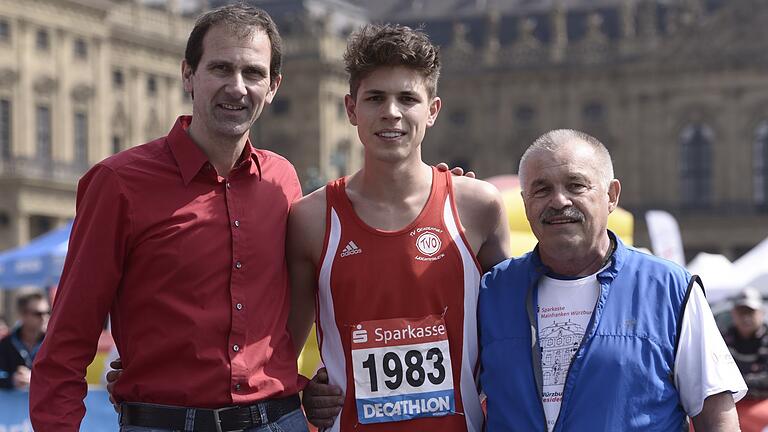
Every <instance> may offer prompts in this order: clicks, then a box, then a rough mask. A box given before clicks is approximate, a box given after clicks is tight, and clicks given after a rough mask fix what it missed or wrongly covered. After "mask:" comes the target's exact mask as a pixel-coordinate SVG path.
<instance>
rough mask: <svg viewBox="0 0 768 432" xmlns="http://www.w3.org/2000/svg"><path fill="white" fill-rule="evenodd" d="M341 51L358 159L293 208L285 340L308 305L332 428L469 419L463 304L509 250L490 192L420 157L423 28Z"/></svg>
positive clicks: (375, 33) (472, 327)
mask: <svg viewBox="0 0 768 432" xmlns="http://www.w3.org/2000/svg"><path fill="white" fill-rule="evenodd" d="M344 60H345V63H346V68H347V71H348V72H349V75H350V77H349V82H350V94H349V95H347V96H346V97H345V105H346V109H347V114H348V116H349V120H350V122H351V123H352V124H353V125H354V126H356V127H357V131H358V136H359V138H360V141H361V142H362V144H363V146H364V150H365V157H364V164H363V168H362V169H361V170H360V171H358V172H356V173H354V174H352V175H351V176H349V177H345V178H340V179H338V180H335V181H333V182H330V183H329V184H328V185H327V186H325V187H324V188H322V189H319V190H317V191H316V192H314V193H312V194H310V195H308V196H306V197H305V198H303V199H302V200H300V201H298V202H296V203H295V204H294V205H293V206H292V208H291V212H290V217H289V222H288V224H289V227H288V230H289V232H288V260H289V270H290V278H291V285H292V289H293V292H292V311H291V318H290V320H289V321H290V323H289V326H291V333H292V335H293V336H294V339H295V341H294V342H295V344H296V348H297V349H300V347H301V345H302V343H303V341H304V339H305V337H306V335H307V333H308V332H309V328H310V325H311V322H312V320H313V317H315V309H316V310H317V329H318V337H319V342H320V352H321V355H322V358H323V362H324V364H325V366H326V368H327V373H328V378H329V381H330V383H331V384H332V385H336V386H339V387H340V388H341V389H342V393H343V398H344V403H343V408H342V411H341V413H340V415H339V416H338V417H336V419H335V421H334V423H333V425H332V426H331V427H330V429H329V430H331V431H339V430H342V431H347V430H355V431H361V432H362V431H421V432H431V431H440V432H451V431H480V430H482V425H483V414H482V412H481V409H480V403H479V399H478V389H477V387H476V384H475V370H476V367H477V364H478V344H477V324H476V314H475V311H476V306H477V295H478V286H479V281H480V275H481V274H482V272H483V271H485V270H487V269H489V268H490V267H492V266H493V265H494V264H496V263H498V262H499V261H501V260H503V259H505V258H506V257H508V256H509V255H510V251H509V234H508V226H507V220H506V215H505V212H504V208H503V204H502V201H501V198H500V196H499V194H498V192H497V191H496V189H495V188H494V187H493V186H491V185H489V184H487V183H484V182H482V181H479V180H475V179H471V178H466V177H452V176H451V174H450V173H448V172H438V171H437V170H436V169H435V168H433V167H430V166H429V165H427V164H425V163H424V162H423V161H422V158H421V142H422V140H423V138H424V134H425V131H426V129H427V128H429V127H431V126H432V125H433V124H434V123H435V120H436V119H437V116H438V113H439V112H440V107H441V100H440V98H439V97H437V96H436V88H437V80H438V76H439V73H440V61H439V58H438V50H437V48H436V47H435V46H434V45H432V43H431V42H430V41H429V39H428V38H427V36H426V35H425V34H424V33H422V32H420V31H416V30H412V29H410V28H408V27H403V26H395V25H384V26H378V25H368V26H365V27H363V28H362V29H361V30H359V31H358V32H357V33H356V34H355V35H353V36H352V38H351V39H350V42H349V45H348V47H347V52H346V53H345V56H344Z"/></svg>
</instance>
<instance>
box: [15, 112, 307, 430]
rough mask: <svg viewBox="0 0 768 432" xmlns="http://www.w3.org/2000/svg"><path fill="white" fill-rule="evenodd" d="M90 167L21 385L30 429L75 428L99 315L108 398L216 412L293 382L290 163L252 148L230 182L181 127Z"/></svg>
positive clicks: (293, 185)
mask: <svg viewBox="0 0 768 432" xmlns="http://www.w3.org/2000/svg"><path fill="white" fill-rule="evenodd" d="M189 122H190V117H181V118H179V120H178V121H177V122H176V125H175V126H174V127H173V129H172V130H171V132H170V133H169V135H168V136H167V137H165V138H160V139H158V140H155V141H152V142H150V143H147V144H144V145H142V146H138V147H135V148H133V149H130V150H127V151H124V152H122V153H119V154H117V155H114V156H112V157H110V158H108V159H106V160H104V161H102V162H101V163H99V164H98V165H96V166H95V167H93V168H92V169H91V170H90V171H89V172H88V173H87V174H86V175H85V176H84V177H83V178H82V179H81V180H80V184H79V186H78V192H77V216H76V218H75V223H74V227H73V229H72V235H71V238H70V242H69V252H68V254H67V259H66V263H65V266H64V272H63V274H62V277H61V282H60V284H59V288H58V293H57V296H56V300H55V302H54V306H53V315H52V317H51V321H50V324H49V326H48V334H47V336H46V338H45V342H44V344H43V347H42V348H41V350H40V352H39V354H38V355H37V358H36V361H35V366H34V371H33V374H32V376H33V378H32V385H31V390H30V408H31V414H32V424H33V426H34V428H35V430H39V431H76V430H78V426H79V424H80V421H81V419H82V417H83V415H84V412H85V409H84V405H83V403H82V399H83V397H84V396H85V393H86V383H85V379H84V377H85V371H86V367H87V366H88V364H89V363H90V362H91V360H92V359H93V357H94V354H95V351H96V342H97V340H98V338H99V333H100V331H101V329H102V325H103V324H104V320H105V317H106V316H107V313H110V314H111V319H112V335H113V336H114V339H115V342H116V344H117V347H118V350H119V352H120V356H121V358H122V361H123V367H124V371H123V374H122V376H121V378H120V380H119V381H118V383H117V385H116V387H115V391H114V393H115V396H116V397H117V399H118V400H124V401H140V402H147V403H157V404H167V405H181V406H188V407H203V408H217V407H223V406H230V405H233V404H247V403H249V402H253V401H257V400H261V399H265V398H272V397H281V396H286V395H290V394H294V393H296V392H297V391H298V390H299V388H298V387H299V382H298V379H297V369H296V353H295V352H294V349H293V347H292V343H291V340H290V336H289V334H288V331H287V329H286V324H287V319H288V312H289V291H288V280H287V278H288V276H287V270H286V263H285V254H284V251H285V231H286V220H287V216H288V208H289V205H290V204H291V202H292V201H294V200H296V199H297V198H299V197H300V196H301V188H300V185H299V181H298V178H297V176H296V172H295V170H294V168H293V166H292V165H291V164H290V163H289V162H288V161H287V160H285V159H284V158H282V157H280V156H278V155H276V154H274V153H271V152H268V151H264V150H256V149H254V148H253V147H252V146H251V145H250V143H248V144H246V148H245V150H244V152H243V155H242V156H241V159H240V161H239V163H238V164H237V165H236V166H235V168H233V170H232V171H231V172H230V173H229V176H228V177H227V178H222V177H220V176H218V175H217V173H216V170H215V169H214V168H213V167H212V165H211V164H210V163H209V162H208V159H207V157H206V156H205V154H204V153H203V152H202V151H201V150H200V148H199V147H197V145H196V144H195V143H194V142H193V141H192V140H191V139H190V137H189V136H188V134H187V133H186V129H187V127H188V126H189Z"/></svg>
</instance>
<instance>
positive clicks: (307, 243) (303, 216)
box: [288, 186, 326, 261]
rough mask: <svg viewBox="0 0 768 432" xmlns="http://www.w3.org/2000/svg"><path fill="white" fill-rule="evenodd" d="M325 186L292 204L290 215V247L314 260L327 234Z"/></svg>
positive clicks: (318, 254)
mask: <svg viewBox="0 0 768 432" xmlns="http://www.w3.org/2000/svg"><path fill="white" fill-rule="evenodd" d="M325 207H326V201H325V186H323V187H321V188H320V189H318V190H316V191H314V192H312V193H310V194H308V195H306V196H304V197H303V198H301V199H300V200H298V201H295V202H294V203H293V204H292V205H291V211H290V215H289V217H288V239H289V240H288V241H289V247H292V248H293V249H294V251H297V250H300V251H303V252H304V253H303V255H309V256H310V257H311V258H312V260H313V261H315V259H316V258H317V257H319V256H320V253H321V251H320V249H322V247H323V237H324V235H325Z"/></svg>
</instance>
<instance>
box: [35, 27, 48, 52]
mask: <svg viewBox="0 0 768 432" xmlns="http://www.w3.org/2000/svg"><path fill="white" fill-rule="evenodd" d="M35 46H36V47H37V49H38V50H40V51H48V49H49V48H50V47H51V39H50V36H49V35H48V30H45V29H40V30H38V31H37V33H36V34H35Z"/></svg>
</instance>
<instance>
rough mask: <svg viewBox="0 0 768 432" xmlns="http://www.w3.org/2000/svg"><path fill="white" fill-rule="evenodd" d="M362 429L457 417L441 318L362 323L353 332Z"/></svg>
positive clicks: (446, 337)
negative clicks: (425, 419)
mask: <svg viewBox="0 0 768 432" xmlns="http://www.w3.org/2000/svg"><path fill="white" fill-rule="evenodd" d="M351 346H352V365H353V366H352V367H353V371H354V377H355V401H356V404H357V416H358V420H359V421H360V423H363V424H367V423H383V422H395V421H403V420H410V419H414V418H419V417H435V416H443V415H447V414H453V413H455V412H456V404H455V400H454V390H453V371H452V370H451V353H450V350H449V349H448V332H447V330H446V327H445V321H444V320H443V319H442V318H441V317H440V316H439V315H429V316H427V317H424V318H421V319H415V320H409V319H388V320H378V321H364V322H362V323H360V324H358V325H356V326H353V328H352V344H351Z"/></svg>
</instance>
